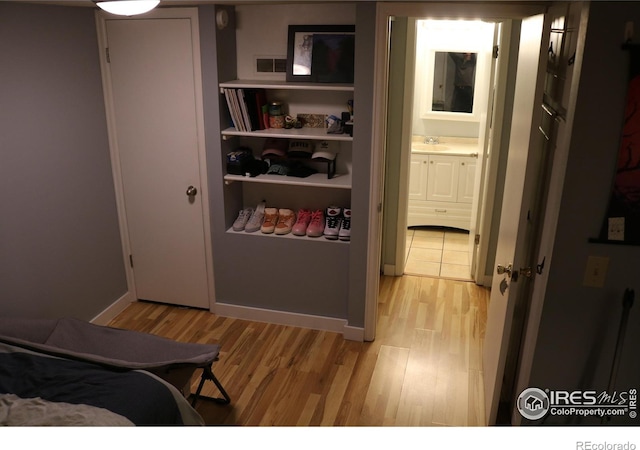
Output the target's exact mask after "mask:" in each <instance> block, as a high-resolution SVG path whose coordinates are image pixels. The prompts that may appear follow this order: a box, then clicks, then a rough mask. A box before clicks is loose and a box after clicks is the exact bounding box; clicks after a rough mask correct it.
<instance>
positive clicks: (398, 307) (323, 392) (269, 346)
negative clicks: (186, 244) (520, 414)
mask: <svg viewBox="0 0 640 450" xmlns="http://www.w3.org/2000/svg"><path fill="white" fill-rule="evenodd" d="M488 300H489V295H488V290H487V289H485V288H482V287H478V286H476V285H475V284H473V283H469V282H460V281H452V280H445V279H436V278H426V277H414V276H404V277H385V276H383V277H382V278H381V282H380V297H379V310H378V326H377V333H376V339H375V341H373V342H364V343H363V342H353V341H346V340H344V339H343V338H342V335H340V334H337V333H330V332H324V331H316V330H309V329H303V328H296V327H291V326H282V325H273V324H266V323H259V322H250V321H246V320H238V319H230V318H224V317H218V316H216V315H213V314H211V313H209V312H207V311H202V310H195V309H188V308H180V307H174V306H167V305H160V304H154V303H146V302H136V303H133V304H132V305H130V306H129V307H128V308H127V309H126V310H125V311H124V312H122V313H121V314H120V315H119V316H118V317H116V318H115V319H114V320H113V321H112V322H111V324H110V325H111V326H115V327H119V328H126V329H133V330H138V331H144V332H148V333H153V334H157V335H161V336H165V337H168V338H172V339H175V340H178V341H183V342H199V343H218V344H220V345H221V353H220V361H218V362H217V363H215V364H214V373H215V374H216V376H217V377H218V378H219V379H220V381H221V382H222V384H223V386H224V387H225V389H226V390H227V392H228V393H229V395H230V396H231V400H232V401H231V405H228V406H220V405H217V404H214V403H213V402H206V401H202V402H200V403H199V405H198V411H200V412H201V414H202V415H203V417H204V418H205V420H206V422H207V423H208V424H227V425H247V426H265V425H283V426H284V425H287V426H297V425H299V426H308V425H327V426H328V425H333V426H341V425H345V426H351V425H358V426H477V425H485V415H484V406H483V405H484V397H483V388H482V386H483V383H482V370H481V360H482V359H481V356H482V340H483V337H484V330H485V322H486V311H487V303H488ZM209 384H210V383H207V385H209ZM208 389H211V388H210V386H207V387H206V388H205V390H204V393H208V394H209V395H211V394H215V391H213V390H208Z"/></svg>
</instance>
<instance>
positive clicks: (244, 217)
mask: <svg viewBox="0 0 640 450" xmlns="http://www.w3.org/2000/svg"><path fill="white" fill-rule="evenodd" d="M251 214H253V208H245V209H243V210H240V213H239V214H238V217H237V218H236V220H235V222H233V231H242V230H244V227H245V226H246V225H247V222H248V221H249V218H250V217H251Z"/></svg>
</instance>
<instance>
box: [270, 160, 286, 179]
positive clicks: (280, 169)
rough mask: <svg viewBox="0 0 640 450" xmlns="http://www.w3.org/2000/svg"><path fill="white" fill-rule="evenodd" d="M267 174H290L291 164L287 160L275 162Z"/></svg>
mask: <svg viewBox="0 0 640 450" xmlns="http://www.w3.org/2000/svg"><path fill="white" fill-rule="evenodd" d="M267 175H282V176H286V175H289V164H288V163H287V162H279V163H273V164H271V165H270V166H269V170H267Z"/></svg>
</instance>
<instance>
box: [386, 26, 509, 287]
mask: <svg viewBox="0 0 640 450" xmlns="http://www.w3.org/2000/svg"><path fill="white" fill-rule="evenodd" d="M503 22H505V20H495V21H492V20H484V21H480V20H471V19H468V20H448V19H445V18H443V19H424V18H413V17H395V18H394V20H393V21H392V24H391V33H390V67H392V68H393V69H392V70H390V73H389V92H390V93H393V94H394V95H393V96H390V97H389V99H388V102H389V105H388V111H389V112H388V134H387V142H386V144H387V154H386V161H385V163H386V168H385V169H386V170H385V177H386V181H385V200H384V205H385V217H384V218H383V221H384V226H383V253H382V269H383V270H382V271H383V273H384V274H385V275H396V276H398V275H402V274H410V275H421V276H431V277H434V276H435V277H443V278H453V279H457V280H466V281H475V282H476V283H477V284H479V285H485V286H486V285H490V276H489V277H486V276H485V273H484V272H485V267H486V265H487V260H488V259H490V257H491V255H490V254H489V253H488V251H487V249H488V247H489V240H490V233H489V230H490V228H491V222H492V221H493V220H497V219H496V218H495V216H494V215H493V214H491V213H488V214H487V213H484V211H483V208H484V207H485V205H486V206H487V207H488V208H489V212H490V211H491V209H490V208H491V207H492V206H493V198H491V197H492V196H493V195H494V192H495V186H496V184H495V182H493V183H488V177H487V176H486V174H487V172H488V171H492V172H493V174H494V177H493V179H492V181H494V180H495V172H496V168H495V167H494V168H492V167H491V164H493V165H494V166H495V165H496V164H497V163H498V162H499V161H500V159H499V158H498V154H499V150H500V148H499V144H500V136H496V137H493V136H492V129H491V123H496V122H495V121H494V120H492V115H493V112H494V108H493V105H494V96H495V95H496V93H503V90H501V89H496V86H495V83H496V82H497V81H499V82H501V83H504V82H505V80H504V76H505V75H504V71H505V68H506V67H507V66H506V63H505V64H498V62H500V60H499V59H498V58H497V57H498V51H497V49H498V45H497V44H498V43H500V45H501V46H502V42H500V41H501V40H504V39H505V38H503V36H504V33H503V28H504V27H505V24H504V23H503ZM506 22H509V25H510V21H508V20H507V21H506ZM506 28H509V26H506ZM502 59H506V58H502ZM460 67H462V69H460ZM457 72H461V73H462V75H460V74H458V76H457V77H456V73H457ZM465 77H466V78H467V79H465ZM464 82H466V83H467V84H468V86H463V88H464V89H463V92H464V93H465V95H467V96H470V97H469V98H470V99H471V103H470V104H469V105H468V109H465V110H461V109H460V108H459V107H456V106H455V100H454V98H455V94H456V90H457V89H458V88H459V86H458V85H460V84H461V83H464ZM497 87H498V88H499V86H497ZM467 88H468V89H467ZM498 100H501V99H498ZM458 103H459V102H458ZM399 117H401V118H402V119H401V120H400V119H398V118H399ZM507 126H508V123H507ZM498 128H499V129H500V128H501V127H498ZM498 131H500V130H498ZM496 144H497V145H496ZM492 147H494V148H493V149H492ZM492 150H493V151H492ZM489 154H493V158H491V159H489V158H487V155H489ZM482 234H484V236H482ZM481 236H482V239H481ZM491 264H492V263H491Z"/></svg>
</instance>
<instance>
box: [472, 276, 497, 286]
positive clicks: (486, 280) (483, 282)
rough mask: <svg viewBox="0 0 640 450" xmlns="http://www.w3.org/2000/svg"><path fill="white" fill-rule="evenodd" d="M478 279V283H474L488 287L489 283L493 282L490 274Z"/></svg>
mask: <svg viewBox="0 0 640 450" xmlns="http://www.w3.org/2000/svg"><path fill="white" fill-rule="evenodd" d="M480 281H481V282H480V283H476V284H479V285H480V286H485V287H489V288H490V287H491V283H492V282H493V277H492V276H491V275H485V276H484V277H483V278H482V279H481V280H480Z"/></svg>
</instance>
